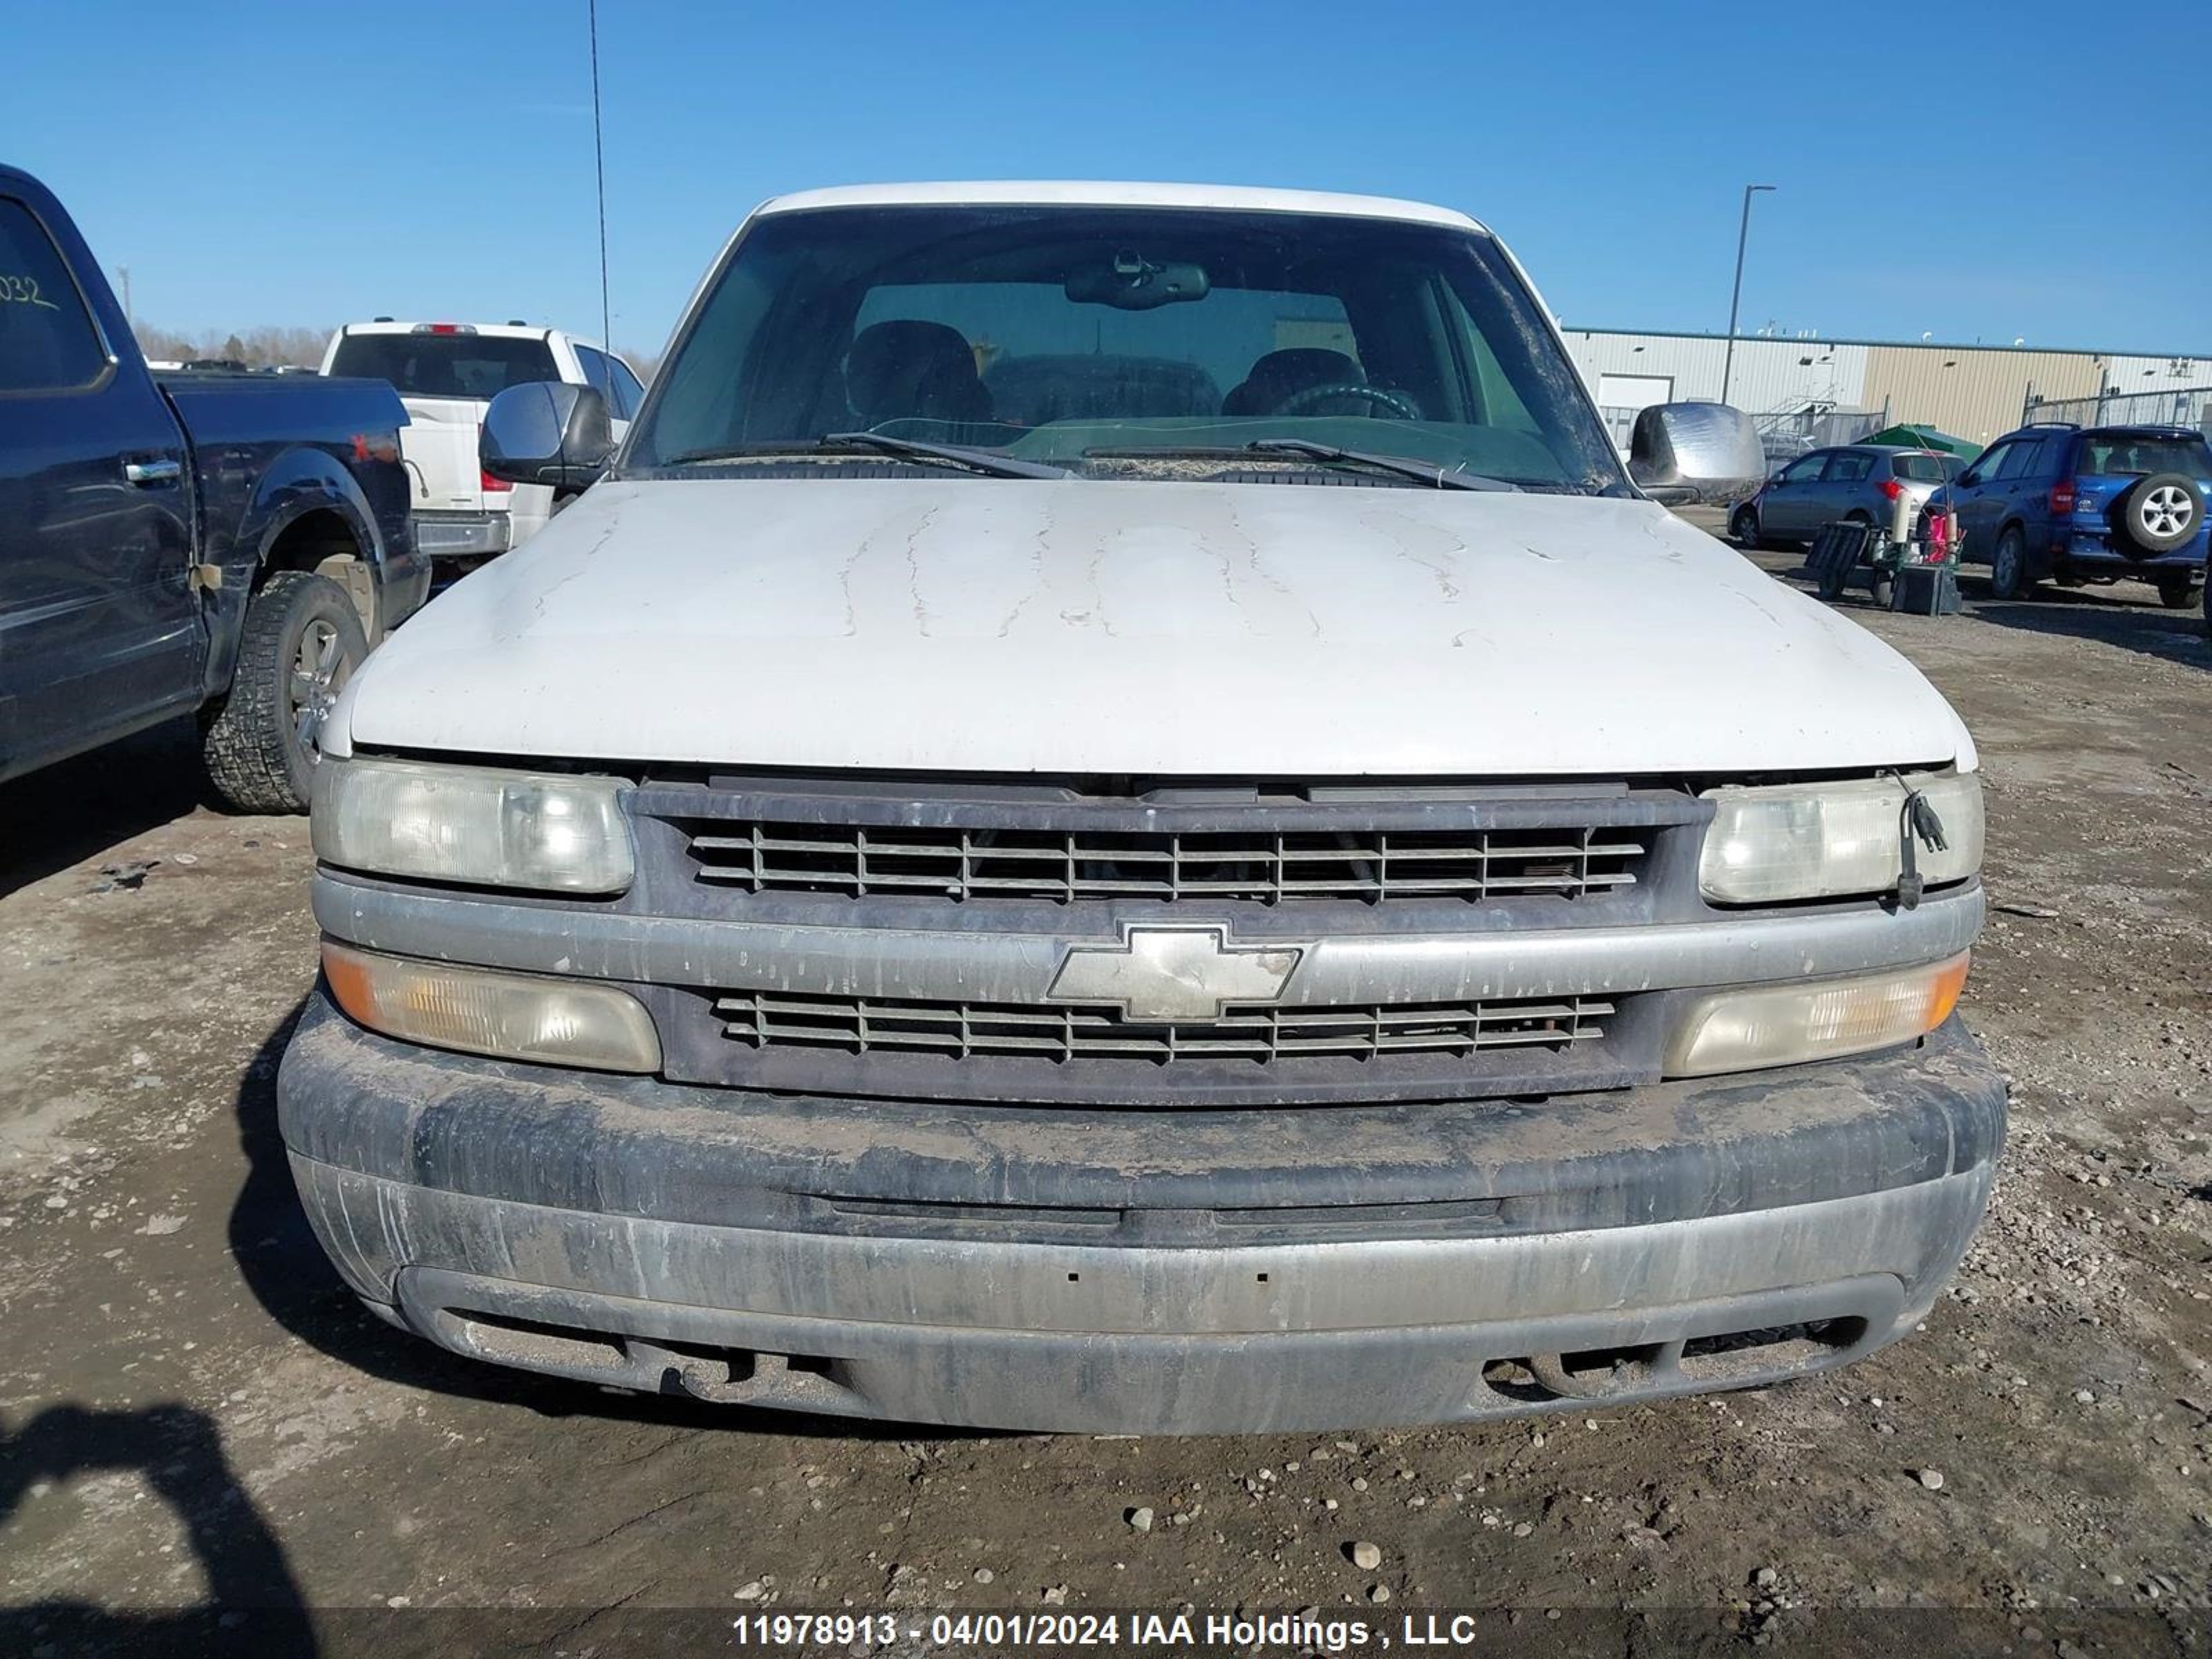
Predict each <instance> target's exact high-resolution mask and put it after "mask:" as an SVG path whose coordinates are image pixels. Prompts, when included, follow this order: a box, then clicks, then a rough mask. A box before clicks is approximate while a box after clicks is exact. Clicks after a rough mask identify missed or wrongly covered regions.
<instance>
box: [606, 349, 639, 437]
mask: <svg viewBox="0 0 2212 1659" xmlns="http://www.w3.org/2000/svg"><path fill="white" fill-rule="evenodd" d="M607 372H608V373H609V374H611V376H612V377H613V380H614V383H615V418H616V419H617V420H618V421H628V420H632V419H635V417H636V415H637V406H638V405H639V404H641V403H643V402H644V401H645V384H644V382H643V381H641V380H639V379H638V378H637V376H636V375H635V374H631V373H630V372H629V364H628V363H626V362H623V360H622V359H621V358H619V357H617V356H609V357H608V358H607Z"/></svg>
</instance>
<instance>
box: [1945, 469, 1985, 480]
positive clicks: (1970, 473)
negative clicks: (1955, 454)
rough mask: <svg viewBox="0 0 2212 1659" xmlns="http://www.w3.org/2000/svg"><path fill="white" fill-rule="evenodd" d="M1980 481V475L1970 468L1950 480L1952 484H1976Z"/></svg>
mask: <svg viewBox="0 0 2212 1659" xmlns="http://www.w3.org/2000/svg"><path fill="white" fill-rule="evenodd" d="M1981 481H1982V475H1981V474H1980V473H1978V472H1977V471H1974V470H1973V468H1972V467H1968V468H1967V469H1966V471H1964V472H1961V473H1960V475H1959V476H1958V477H1955V478H1954V479H1952V480H1951V482H1952V483H1962V484H1978V483H1981Z"/></svg>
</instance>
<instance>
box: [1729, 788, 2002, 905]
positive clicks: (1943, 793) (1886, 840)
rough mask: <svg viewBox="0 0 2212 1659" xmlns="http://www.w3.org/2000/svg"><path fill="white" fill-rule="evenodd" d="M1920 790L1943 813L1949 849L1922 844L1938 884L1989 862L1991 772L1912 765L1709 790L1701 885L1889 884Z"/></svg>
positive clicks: (1771, 898) (1753, 900)
mask: <svg viewBox="0 0 2212 1659" xmlns="http://www.w3.org/2000/svg"><path fill="white" fill-rule="evenodd" d="M1913 790H1917V791H1919V792H1920V793H1923V794H1924V795H1925V796H1926V797H1927V798H1928V804H1929V805H1930V806H1932V807H1934V808H1935V809H1936V816H1937V817H1940V818H1941V819H1942V821H1943V839H1944V842H1945V843H1946V845H1945V847H1944V848H1941V849H1939V848H1933V847H1930V846H1929V844H1928V843H1927V842H1926V841H1924V840H1920V839H1916V840H1915V842H1914V843H1913V848H1912V850H1913V854H1914V864H1915V867H1916V868H1917V870H1918V871H1919V873H1920V877H1921V879H1922V880H1923V881H1924V882H1926V883H1927V884H1929V886H1936V885H1937V884H1941V883H1943V882H1949V881H1962V880H1964V879H1965V878H1966V877H1968V876H1971V875H1972V874H1973V873H1974V872H1976V871H1977V870H1979V869H1980V868H1981V867H1982V780H1981V775H1979V774H1978V773H1975V772H1919V773H1912V772H1908V773H1906V774H1905V778H1904V781H1903V782H1901V783H1900V782H1899V781H1898V780H1897V779H1895V778H1863V779H1857V780H1854V781H1849V782H1844V783H1785V784H1781V785H1778V786H1773V787H1759V788H1735V787H1730V788H1725V789H1712V790H1708V791H1707V792H1706V795H1705V799H1708V800H1710V801H1711V802H1712V803H1713V808H1714V815H1713V821H1712V823H1711V825H1710V826H1709V827H1708V828H1707V829H1706V830H1705V854H1704V856H1703V857H1702V858H1701V859H1700V860H1699V865H1698V885H1699V888H1700V890H1703V892H1704V893H1705V896H1706V897H1707V898H1709V899H1711V900H1713V901H1715V902H1717V903H1721V904H1771V903H1773V902H1777V901H1778V900H1782V899H1809V898H1841V897H1844V896H1849V895H1853V894H1860V893H1883V892H1887V891H1888V890H1890V889H1891V888H1893V887H1894V886H1896V885H1897V880H1898V877H1899V874H1901V873H1902V872H1903V870H1904V867H1905V855H1904V836H1905V818H1904V811H1905V797H1906V795H1907V793H1910V792H1911V791H1913Z"/></svg>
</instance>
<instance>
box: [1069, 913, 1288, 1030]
mask: <svg viewBox="0 0 2212 1659" xmlns="http://www.w3.org/2000/svg"><path fill="white" fill-rule="evenodd" d="M1299 955H1300V949H1299V947H1298V946H1297V945H1264V946H1259V947H1255V948H1254V949H1252V950H1248V951H1233V950H1231V949H1230V947H1229V933H1228V929H1226V928H1225V927H1127V928H1124V929H1123V930H1122V934H1121V943H1120V944H1119V945H1071V946H1070V947H1069V949H1068V952H1067V954H1066V956H1065V957H1061V958H1060V972H1059V973H1057V974H1055V975H1054V976H1053V981H1052V986H1051V988H1050V989H1048V991H1046V993H1045V995H1046V997H1047V998H1048V999H1049V1000H1052V1001H1054V1002H1103V1003H1110V1004H1112V1005H1113V1006H1116V1007H1118V1008H1120V1009H1121V1012H1123V1013H1124V1014H1125V1015H1127V1017H1128V1018H1131V1019H1133V1020H1140V1021H1142V1022H1144V1023H1145V1024H1148V1025H1175V1024H1186V1023H1188V1022H1191V1021H1196V1020H1207V1019H1219V1018H1221V1016H1222V1014H1223V1013H1224V1012H1225V1011H1226V1010H1227V1008H1228V1006H1229V1005H1230V1004H1231V1003H1232V1002H1273V1000H1275V999H1276V998H1277V997H1279V996H1280V995H1282V994H1283V987H1284V986H1285V985H1287V984H1289V983H1290V979H1291V973H1292V971H1293V970H1295V969H1297V965H1298V957H1299Z"/></svg>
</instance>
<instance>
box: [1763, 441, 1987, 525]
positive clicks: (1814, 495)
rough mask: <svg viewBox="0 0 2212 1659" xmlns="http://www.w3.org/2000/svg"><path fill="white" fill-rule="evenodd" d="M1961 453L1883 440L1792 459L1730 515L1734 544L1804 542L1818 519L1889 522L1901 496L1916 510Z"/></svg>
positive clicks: (1952, 470)
mask: <svg viewBox="0 0 2212 1659" xmlns="http://www.w3.org/2000/svg"><path fill="white" fill-rule="evenodd" d="M1959 467H1960V460H1959V458H1958V457H1957V456H1955V455H1946V454H1942V453H1939V452H1938V451H1936V450H1932V449H1899V448H1893V447H1890V446H1889V445H1887V444H1841V445H1838V446H1836V447H1833V448H1830V449H1816V450H1814V451H1813V452H1812V453H1810V454H1808V455H1802V456H1800V457H1799V458H1798V459H1796V460H1794V461H1791V462H1790V464H1789V465H1786V466H1784V468H1783V469H1782V470H1781V471H1778V472H1777V473H1776V474H1775V475H1774V476H1773V477H1771V478H1769V479H1768V480H1767V481H1766V482H1765V483H1764V484H1762V485H1760V486H1759V493H1758V494H1757V495H1753V497H1752V498H1751V499H1750V500H1749V501H1746V502H1744V504H1743V505H1742V506H1741V507H1737V508H1736V510H1735V513H1732V514H1730V515H1729V537H1730V538H1731V539H1733V540H1734V541H1735V544H1736V545H1737V546H1739V547H1761V546H1765V545H1768V544H1791V543H1800V542H1810V541H1811V540H1812V539H1813V538H1814V536H1816V535H1818V534H1819V533H1820V526H1823V525H1827V524H1833V523H1834V522H1835V521H1836V520H1838V519H1857V520H1860V521H1861V522H1863V523H1866V524H1875V525H1887V524H1889V523H1891V522H1892V519H1891V515H1892V514H1893V513H1894V512H1895V511H1896V504H1897V501H1898V498H1899V496H1904V497H1905V498H1907V499H1909V500H1910V501H1911V503H1912V511H1913V513H1915V514H1916V515H1917V513H1918V512H1919V510H1920V508H1921V507H1923V506H1924V505H1926V503H1927V501H1928V498H1929V496H1930V495H1933V494H1934V493H1935V491H1936V486H1937V485H1939V484H1942V483H1946V482H1948V480H1949V479H1950V478H1951V477H1952V476H1953V475H1954V473H1956V472H1957V471H1958V470H1959Z"/></svg>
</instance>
